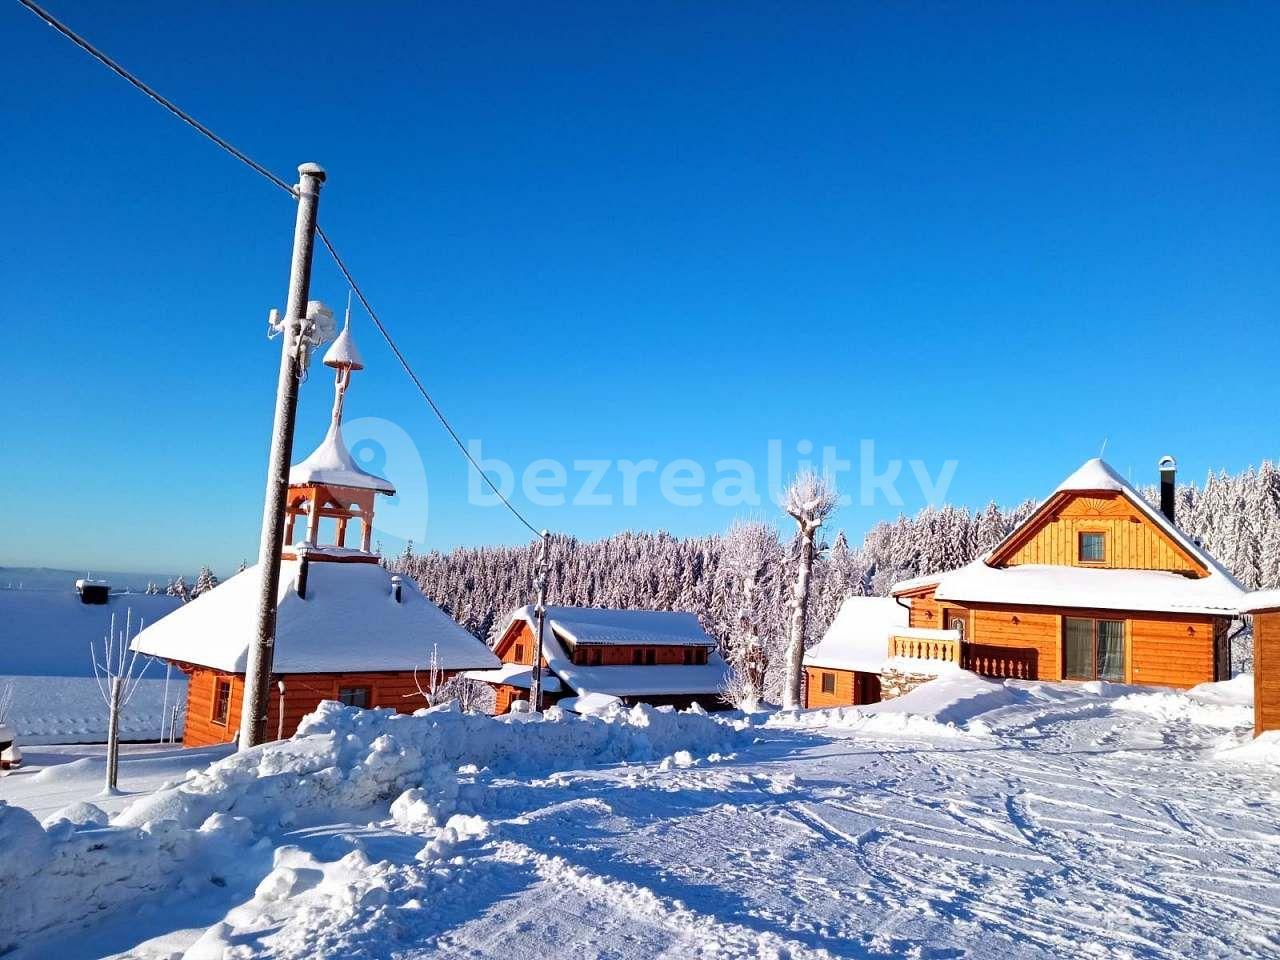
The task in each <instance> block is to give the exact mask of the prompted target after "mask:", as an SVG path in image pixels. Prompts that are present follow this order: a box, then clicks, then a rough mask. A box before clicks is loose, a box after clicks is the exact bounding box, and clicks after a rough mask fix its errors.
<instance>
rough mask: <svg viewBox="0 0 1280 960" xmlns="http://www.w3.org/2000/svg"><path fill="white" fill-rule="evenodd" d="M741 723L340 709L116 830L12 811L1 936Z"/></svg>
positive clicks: (450, 815) (647, 754)
mask: <svg viewBox="0 0 1280 960" xmlns="http://www.w3.org/2000/svg"><path fill="white" fill-rule="evenodd" d="M740 726H741V725H735V724H732V723H728V722H722V721H719V720H716V719H714V718H712V717H710V716H708V715H707V714H706V713H705V712H704V711H702V710H700V709H697V708H694V709H691V710H688V711H685V712H683V713H678V712H676V711H675V710H673V709H671V708H669V707H660V708H652V707H647V706H637V707H633V708H632V709H630V710H621V709H620V710H616V711H614V712H612V713H610V714H609V715H607V716H603V717H601V716H579V715H575V714H568V713H565V712H564V711H561V710H559V709H557V708H554V707H553V708H552V709H550V710H548V711H547V712H546V714H545V715H543V716H537V715H528V714H513V715H508V716H505V717H497V718H494V717H488V716H481V715H474V714H464V713H462V712H461V711H459V710H458V709H457V707H456V706H455V705H446V706H443V707H437V708H435V709H432V710H423V711H418V713H416V714H415V715H413V716H404V715H400V714H396V713H393V712H391V711H387V710H359V709H355V708H351V707H344V706H342V705H340V704H338V703H335V702H326V703H323V704H321V706H320V708H319V709H318V710H317V711H316V712H315V713H313V714H311V715H310V716H309V717H307V718H306V719H305V720H304V721H303V723H302V726H301V727H300V728H299V730H298V733H297V735H296V736H295V737H294V738H293V739H292V740H285V741H281V742H278V743H270V744H266V745H264V746H262V747H258V748H256V749H254V750H249V751H246V752H244V753H239V754H234V755H232V756H230V757H227V758H226V759H224V760H221V761H219V762H217V763H214V764H213V765H211V766H210V767H208V768H207V769H205V770H203V771H193V772H192V773H191V774H190V775H189V776H188V777H187V779H186V780H185V781H183V782H182V783H180V784H177V785H174V786H172V787H170V788H168V789H162V790H160V791H158V792H156V793H154V794H151V795H149V796H147V797H144V798H142V799H140V800H138V801H137V802H135V803H134V804H133V805H132V806H130V807H128V808H127V809H126V810H125V811H124V812H123V813H122V814H120V815H119V816H118V817H116V818H115V821H114V822H113V823H112V824H111V825H109V826H103V825H102V822H103V819H104V818H103V817H102V816H101V815H100V812H95V810H93V809H92V808H89V807H88V806H87V805H84V804H80V805H77V806H76V808H75V809H68V810H66V811H61V812H59V813H58V814H55V815H54V816H52V817H49V818H47V819H46V822H45V824H44V825H42V824H40V823H39V822H38V821H37V820H36V819H35V818H34V817H33V816H32V815H31V814H29V813H27V812H26V811H24V810H20V809H18V808H15V807H10V806H7V805H5V804H3V803H0V850H4V851H5V856H4V857H0V900H3V901H4V902H8V903H21V904H24V905H26V906H24V907H23V908H22V909H18V910H14V911H12V912H11V914H10V916H9V918H8V919H7V920H6V923H5V924H4V925H3V926H0V954H3V953H4V952H6V950H7V949H9V948H11V947H13V946H14V945H15V944H17V943H20V942H22V941H23V940H25V939H26V938H28V937H30V936H31V935H33V934H37V933H40V932H42V931H47V930H50V929H51V928H53V927H54V926H57V925H61V924H65V923H66V922H67V919H66V918H67V911H66V904H68V903H75V904H77V910H76V915H77V916H79V917H91V916H93V915H94V914H95V913H98V912H99V911H103V910H109V909H112V908H115V907H119V906H122V905H125V904H128V903H130V902H133V901H135V900H138V899H140V898H143V897H146V896H152V895H154V894H155V893H157V892H158V891H162V890H165V889H166V888H169V887H174V886H176V887H179V888H181V889H182V890H184V891H185V892H187V893H188V894H190V893H193V892H196V890H193V888H199V887H200V886H201V885H208V884H215V885H217V886H224V885H225V884H226V883H227V877H228V876H229V875H235V874H236V873H237V871H238V872H239V873H241V874H242V873H244V872H245V871H246V870H257V869H270V863H269V862H268V863H267V864H266V865H265V867H264V866H263V865H262V864H260V863H259V862H258V861H259V860H260V859H261V857H257V856H254V854H255V852H260V850H259V847H260V846H261V840H262V838H263V837H266V836H269V835H271V834H273V833H277V832H279V831H281V830H285V829H288V828H290V827H293V826H297V825H300V824H302V823H305V822H307V821H320V820H322V819H324V818H326V817H331V816H332V814H333V813H334V812H335V811H353V810H360V811H362V818H363V819H365V820H369V819H377V818H379V817H381V818H386V817H387V816H388V815H390V817H391V818H392V819H393V820H394V821H395V822H396V823H398V824H400V825H401V826H402V827H403V828H406V829H407V828H413V829H415V830H422V829H427V828H434V827H436V826H437V825H441V824H442V825H443V826H442V827H441V829H443V830H452V831H454V833H455V834H456V833H457V832H458V831H459V828H460V824H461V823H465V821H459V820H458V817H460V816H462V817H465V816H467V815H470V814H474V813H476V812H482V811H484V810H485V809H486V807H487V806H488V805H489V798H490V797H491V795H492V788H490V787H489V786H488V785H487V784H486V783H484V782H483V781H482V780H481V779H479V778H478V777H477V774H478V773H480V772H481V771H482V768H487V773H488V774H489V775H491V776H492V775H501V774H503V773H520V774H529V773H533V774H537V773H542V772H553V771H556V770H563V769H578V768H581V767H585V766H593V765H600V764H609V763H617V762H621V761H647V760H655V759H659V758H663V757H667V756H670V755H672V754H673V753H676V752H678V751H688V752H690V753H711V752H717V751H722V750H727V749H729V748H730V747H731V746H732V745H733V744H734V743H735V742H736V741H737V740H738V738H739V728H740ZM393 800H394V801H395V803H394V804H392V803H391V801H393ZM450 824H452V826H450ZM470 829H472V830H476V829H479V827H476V826H473V827H471V828H470ZM255 841H257V842H258V846H255Z"/></svg>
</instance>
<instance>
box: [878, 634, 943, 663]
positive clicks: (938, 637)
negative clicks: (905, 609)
mask: <svg viewBox="0 0 1280 960" xmlns="http://www.w3.org/2000/svg"><path fill="white" fill-rule="evenodd" d="M889 656H891V657H908V658H910V659H912V660H940V661H942V662H943V663H959V662H960V631H959V630H929V629H925V628H923V627H899V628H897V629H896V630H894V631H893V634H892V635H891V636H890V637H889Z"/></svg>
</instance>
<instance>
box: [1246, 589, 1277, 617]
mask: <svg viewBox="0 0 1280 960" xmlns="http://www.w3.org/2000/svg"><path fill="white" fill-rule="evenodd" d="M1240 610H1241V612H1243V613H1257V612H1259V611H1262V610H1280V590H1255V591H1254V592H1253V593H1250V594H1246V595H1245V598H1244V602H1243V603H1242V604H1241V605H1240Z"/></svg>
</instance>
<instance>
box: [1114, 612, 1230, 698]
mask: <svg viewBox="0 0 1280 960" xmlns="http://www.w3.org/2000/svg"><path fill="white" fill-rule="evenodd" d="M1098 616H1102V614H1098ZM1123 616H1126V615H1125V614H1112V615H1111V619H1118V618H1119V617H1123ZM1127 618H1128V621H1129V622H1128V629H1127V630H1126V631H1125V640H1126V641H1127V642H1126V650H1125V654H1126V660H1127V667H1128V671H1129V678H1130V680H1129V682H1130V683H1147V684H1154V685H1157V686H1161V687H1180V688H1184V689H1185V688H1186V687H1194V686H1195V685H1196V684H1197V683H1208V682H1210V681H1212V680H1213V677H1214V671H1213V653H1214V632H1215V630H1214V621H1213V618H1212V617H1193V616H1182V615H1175V614H1167V615H1166V614H1159V613H1133V614H1128V615H1127Z"/></svg>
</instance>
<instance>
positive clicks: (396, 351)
mask: <svg viewBox="0 0 1280 960" xmlns="http://www.w3.org/2000/svg"><path fill="white" fill-rule="evenodd" d="M18 3H20V4H22V5H23V6H24V7H26V8H27V9H28V10H30V11H31V12H32V13H34V14H35V15H36V16H37V17H39V18H40V19H41V20H43V21H44V22H45V23H47V24H48V25H49V26H51V27H53V29H54V30H56V31H58V33H60V34H62V35H63V36H64V37H66V38H67V39H68V40H70V41H71V42H72V43H74V44H75V45H76V46H77V47H79V48H80V49H81V50H83V51H84V52H85V53H87V54H89V56H91V57H93V59H95V60H97V61H98V62H99V63H101V64H102V65H103V66H104V67H106V68H107V69H108V70H110V71H111V72H112V73H114V74H116V75H117V76H118V77H120V78H121V79H122V80H125V81H126V82H127V83H129V84H130V85H131V86H133V87H134V88H136V89H137V90H139V91H141V92H142V93H144V94H145V95H146V96H147V97H149V98H150V99H152V100H154V101H155V102H156V103H158V104H160V106H162V107H164V108H165V109H166V110H168V111H169V112H170V113H171V114H173V115H174V116H175V117H177V118H178V119H179V120H181V121H182V122H183V123H185V124H187V125H188V126H189V127H191V128H193V129H194V130H196V131H197V132H198V133H200V134H201V135H203V136H204V137H205V138H207V139H208V140H210V141H212V142H213V143H214V144H215V145H216V146H218V147H219V148H221V149H222V150H224V151H226V152H227V153H229V154H230V155H231V156H233V157H235V158H236V159H237V160H239V161H240V162H241V163H243V164H244V165H245V166H247V167H249V168H250V169H251V170H253V171H254V172H255V173H257V174H258V175H259V176H262V177H264V178H265V179H266V180H268V181H269V182H270V183H272V184H274V185H275V186H277V187H279V188H280V189H281V190H283V191H285V192H286V193H288V194H289V195H290V196H291V197H295V198H296V196H297V192H296V191H295V190H294V188H293V187H292V186H291V185H290V184H289V183H288V182H287V181H285V180H282V179H281V178H280V177H277V176H276V175H275V174H274V173H272V172H271V171H270V170H268V169H267V168H266V167H265V166H263V165H262V164H260V163H258V162H257V161H256V160H254V159H253V158H252V157H250V156H249V155H248V154H246V153H245V152H244V151H242V150H239V149H237V148H236V147H235V146H234V145H233V144H231V143H230V142H228V141H227V140H224V139H223V138H222V137H220V136H218V135H217V134H216V133H214V132H213V131H212V130H210V129H209V128H208V127H206V126H205V125H204V124H203V123H201V122H200V121H199V120H197V119H196V118H195V117H193V116H192V115H191V114H189V113H187V111H185V110H183V109H182V108H181V107H180V106H178V105H177V104H176V103H174V102H173V101H172V100H170V99H169V98H168V97H165V96H164V95H163V94H161V93H160V92H159V91H157V90H155V89H154V88H153V87H151V86H149V85H148V84H147V83H145V82H144V81H142V80H141V79H139V78H138V77H137V76H135V75H134V74H133V73H131V72H130V71H129V70H127V69H126V68H125V67H124V66H122V65H121V64H120V63H119V62H118V61H116V60H114V59H113V58H112V57H111V56H109V55H108V54H106V53H104V52H103V51H102V50H99V49H98V48H97V47H95V46H94V45H93V44H92V43H90V42H89V41H88V40H86V39H85V38H84V37H82V36H80V35H79V34H78V33H76V32H75V31H74V30H72V29H71V28H70V27H68V26H67V25H66V24H65V23H63V22H62V21H60V20H59V19H57V18H56V17H55V16H53V14H51V13H49V12H48V11H47V10H45V9H44V8H43V7H41V6H40V5H39V4H36V3H34V2H32V0H18ZM316 233H317V234H319V236H320V240H321V242H322V243H324V246H325V249H326V250H328V251H329V256H331V257H333V262H334V264H335V265H336V266H337V268H338V270H339V271H340V272H341V273H342V276H343V277H344V278H345V279H346V281H347V284H348V285H349V286H350V288H351V289H352V290H353V291H354V292H355V295H356V298H357V299H358V300H359V301H360V304H361V306H363V307H364V309H365V311H366V312H367V313H368V314H369V319H371V320H372V321H373V324H374V326H375V327H377V329H378V333H379V334H381V335H382V339H383V340H385V341H386V343H387V346H388V347H390V348H391V352H392V354H393V355H394V356H395V358H396V360H397V361H398V362H399V363H400V366H401V367H403V368H404V372H405V374H407V375H408V377H409V379H410V380H411V381H412V382H413V385H414V387H416V388H417V390H418V393H420V394H421V395H422V399H423V400H425V401H426V402H427V405H428V406H429V407H430V408H431V412H432V413H434V414H435V415H436V418H437V419H438V420H439V421H440V423H441V425H442V426H443V427H444V428H445V430H446V431H447V432H448V434H449V437H450V438H451V439H452V440H453V442H454V443H455V444H456V445H457V447H458V450H459V451H460V452H461V453H462V455H463V456H464V457H466V459H467V462H468V463H470V464H471V465H472V466H473V467H474V468H475V470H476V472H477V473H479V474H480V476H481V478H482V479H483V480H484V482H485V484H486V485H488V487H489V489H490V490H492V491H493V492H494V494H495V495H497V497H498V499H499V500H500V501H502V504H503V505H504V506H505V507H506V508H507V509H508V510H510V511H511V514H512V515H513V516H514V517H515V518H516V519H517V520H519V521H520V522H521V523H522V524H524V525H525V526H526V527H528V529H529V530H530V532H532V533H533V535H534V536H535V537H543V536H544V531H541V530H539V529H538V528H537V527H535V526H534V525H533V524H532V523H530V522H529V521H528V520H527V519H526V518H525V516H524V514H522V513H521V512H520V511H519V510H518V509H516V507H515V505H514V504H513V503H512V502H511V501H510V500H508V499H507V497H506V495H505V494H503V492H502V491H501V490H500V489H499V488H498V485H497V484H496V483H494V482H493V480H492V479H491V478H490V477H489V475H488V474H487V473H485V472H484V470H483V469H481V467H480V464H478V463H477V462H476V459H475V457H473V456H472V455H471V451H470V450H468V449H467V446H466V444H465V443H463V442H462V438H461V437H460V436H458V431H457V430H455V429H454V428H453V424H451V423H450V422H449V419H448V417H446V416H445V415H444V411H443V410H441V409H440V406H439V404H437V403H436V402H435V400H434V399H432V397H431V394H430V393H428V392H427V388H426V387H424V386H423V385H422V381H421V380H420V379H419V378H418V375H417V374H416V373H414V371H413V367H412V366H410V364H409V361H408V360H407V359H405V355H404V354H403V353H401V352H400V348H399V347H398V346H396V342H395V340H394V339H392V337H391V333H390V331H388V330H387V328H386V326H385V325H384V324H383V323H382V320H381V319H380V318H379V317H378V314H377V313H376V312H375V311H374V309H373V306H372V304H370V303H369V299H368V298H367V297H366V296H365V295H364V291H363V290H361V289H360V284H358V283H357V282H356V278H355V277H353V276H352V275H351V271H350V270H348V269H347V265H346V263H344V262H343V260H342V257H340V256H339V255H338V251H337V249H335V248H334V245H333V242H332V241H331V240H330V239H329V236H328V234H326V233H325V232H324V228H323V227H320V226H317V227H316Z"/></svg>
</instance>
